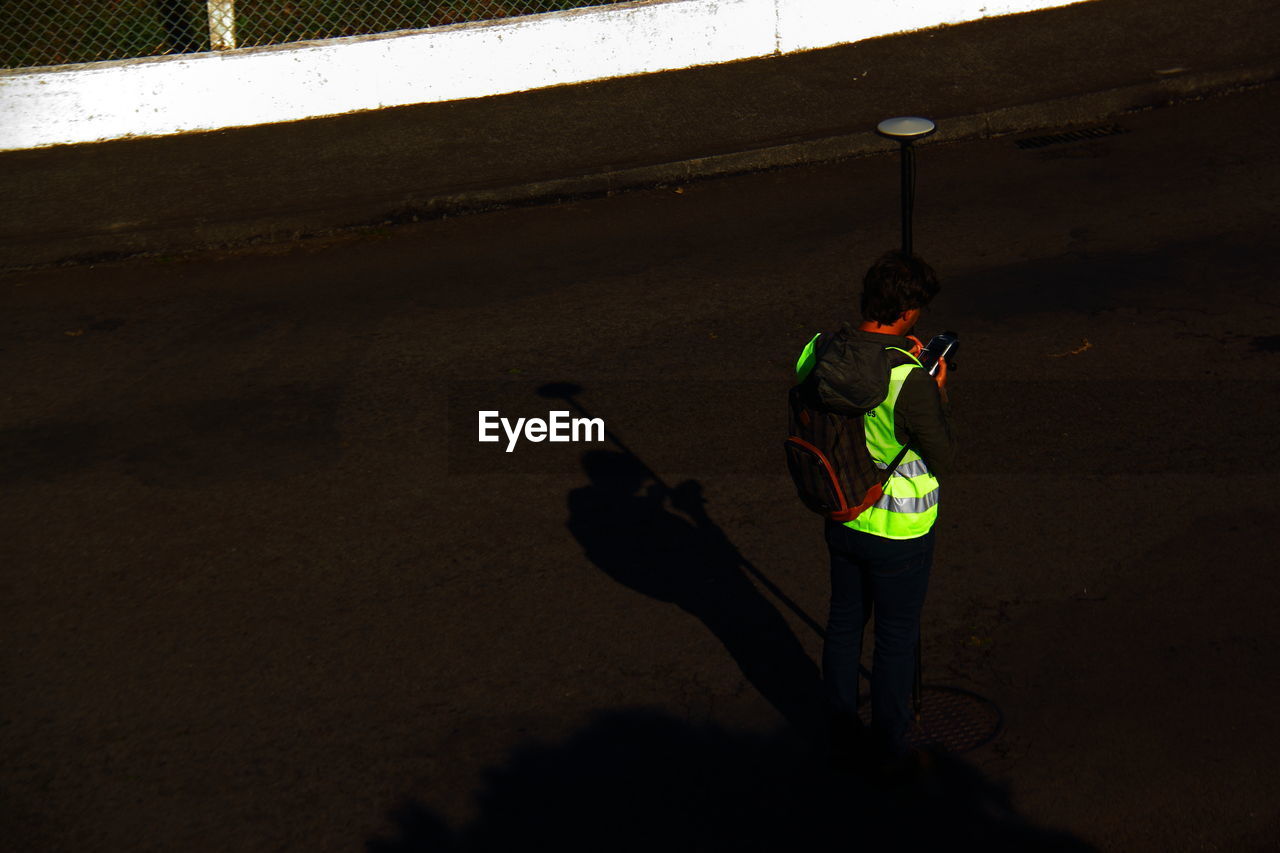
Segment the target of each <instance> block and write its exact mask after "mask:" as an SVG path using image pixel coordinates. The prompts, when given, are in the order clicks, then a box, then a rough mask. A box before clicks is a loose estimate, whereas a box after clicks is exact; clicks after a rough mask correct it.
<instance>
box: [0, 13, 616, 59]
mask: <svg viewBox="0 0 1280 853" xmlns="http://www.w3.org/2000/svg"><path fill="white" fill-rule="evenodd" d="M618 2H625V0H0V68H27V67H32V66H44V65H65V64H68V63H78V62H101V61H105V60H111V59H131V58H134V57H140V56H163V55H166V54H171V53H199V52H202V51H209V50H230V49H232V48H237V47H257V46H260V45H267V44H287V43H289V42H296V41H307V40H310V39H326V38H338V37H342V36H355V35H365V34H368V33H389V32H395V31H396V30H416V29H424V28H427V27H439V26H444V25H447V24H458V23H462V22H464V21H487V20H493V19H495V18H509V17H514V16H516V15H533V14H537V13H539V12H556V11H563V10H566V9H579V8H583V7H586V6H607V5H610V4H612V3H618Z"/></svg>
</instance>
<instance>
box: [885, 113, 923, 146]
mask: <svg viewBox="0 0 1280 853" xmlns="http://www.w3.org/2000/svg"><path fill="white" fill-rule="evenodd" d="M937 129H938V126H937V125H936V124H934V123H933V122H932V121H930V120H929V119H927V118H920V117H919V116H900V117H898V118H887V119H885V120H884V121H882V122H880V123H879V124H877V125H876V133H878V134H880V135H881V136H887V137H889V138H890V139H897V140H899V141H901V142H906V141H910V140H913V139H920V138H921V137H925V136H928V135H929V134H931V133H933V132H934V131H935V130H937Z"/></svg>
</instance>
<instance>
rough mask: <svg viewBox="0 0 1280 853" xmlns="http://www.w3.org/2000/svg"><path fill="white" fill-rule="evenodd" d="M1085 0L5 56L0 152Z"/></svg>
mask: <svg viewBox="0 0 1280 853" xmlns="http://www.w3.org/2000/svg"><path fill="white" fill-rule="evenodd" d="M1076 2H1084V0H644V2H638V3H627V4H620V5H615V6H605V7H597V8H591V9H578V10H574V11H570V12H553V13H548V14H544V15H530V16H527V17H522V18H514V19H506V20H499V21H490V22H481V23H475V24H459V25H455V26H449V27H439V28H435V29H431V30H417V31H413V32H407V33H398V34H386V35H378V36H357V37H354V38H345V39H332V40H328V41H323V42H307V43H301V44H293V45H281V46H278V47H267V48H250V49H246V50H238V51H231V52H226V53H209V54H195V55H184V56H166V57H155V58H149V59H135V60H125V61H121V62H103V63H93V64H89V65H75V66H61V67H57V68H44V69H18V70H11V71H0V151H5V150H15V149H23V148H40V147H45V146H50V145H60V144H68V143H80V142H96V141H105V140H109V139H120V138H126V137H134V136H162V135H166V134H172V133H182V132H187V131H198V130H216V129H220V128H227V127H242V126H247V125H255V124H270V123H274V122H281V121H295V120H298V119H305V118H314V117H318V116H326V115H339V114H342V113H349V112H356V111H360V110H370V109H378V108H381V107H392V106H404V105H408V104H424V103H433V102H437V101H451V100H457V99H460V98H476V97H483V96H486V95H500V94H506V93H510V92H520V91H526V90H529V89H539V88H543V87H546V86H557V85H562V84H566V83H581V82H586V81H589V80H601V79H606V78H609V77H621V76H626V75H630V74H643V73H647V72H654V71H666V70H672V69H677V68H690V67H693V66H697V65H712V64H715V63H720V62H729V61H732V60H736V59H748V58H753V57H760V56H768V55H772V54H782V53H792V52H794V51H798V50H808V49H812V48H820V47H829V46H831V45H836V44H845V43H849V42H854V41H860V40H862V39H867V38H874V37H876V36H881V35H887V34H890V33H896V32H905V31H909V30H915V29H921V28H924V27H930V26H934V25H937V24H944V23H959V22H962V21H970V20H976V19H978V18H983V17H989V16H994V15H1004V14H1010V13H1013V12H1024V11H1030V10H1033V9H1044V8H1050V7H1055V6H1067V5H1072V4H1073V3H1076Z"/></svg>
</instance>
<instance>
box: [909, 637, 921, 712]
mask: <svg viewBox="0 0 1280 853" xmlns="http://www.w3.org/2000/svg"><path fill="white" fill-rule="evenodd" d="M920 669H921V667H920V634H919V632H917V633H916V682H915V684H913V685H911V706H912V710H914V711H915V714H916V722H917V723H918V722H920V706H921V703H922V701H923V700H922V699H921V698H920V694H921V692H922V691H923V688H924V685H923V684H922V681H923V676H922V674H921V672H920Z"/></svg>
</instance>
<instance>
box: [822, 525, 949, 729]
mask: <svg viewBox="0 0 1280 853" xmlns="http://www.w3.org/2000/svg"><path fill="white" fill-rule="evenodd" d="M824 534H825V537H826V540H827V550H828V551H829V553H830V555H831V614H830V617H829V618H828V620H827V639H826V641H825V643H824V644H823V647H822V680H823V682H824V683H825V685H826V688H827V698H828V701H829V702H830V705H831V710H832V712H833V713H834V714H836V715H838V716H852V715H854V714H857V712H858V666H859V661H860V659H861V657H862V633H863V628H864V627H866V624H867V622H868V621H869V620H870V619H871V616H872V613H873V612H874V614H875V651H874V653H873V657H872V665H871V726H872V729H873V730H874V733H875V734H876V735H878V737H879V739H880V740H881V742H882V743H883V744H884V745H885V746H886V747H887V748H888V749H889V751H890V752H891V753H901V752H902V751H903V750H904V749H905V746H904V744H903V737H904V736H905V735H906V732H907V728H908V727H909V726H910V725H911V707H910V706H911V686H912V682H913V681H914V677H915V652H916V644H917V643H918V642H919V637H920V611H921V609H922V608H923V607H924V596H925V591H926V590H927V589H928V586H929V569H930V567H931V566H932V564H933V539H934V533H933V531H932V530H930V531H929V532H928V533H926V534H925V535H924V536H920V537H918V538H916V539H885V538H884V537H882V536H874V535H872V534H870V533H862V532H861V531H857V530H851V529H849V528H848V527H845V526H844V525H843V524H837V523H836V522H833V521H828V522H827V523H826V529H825V531H824Z"/></svg>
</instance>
